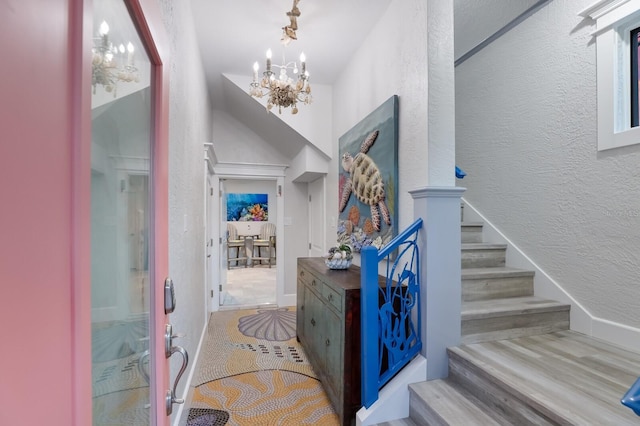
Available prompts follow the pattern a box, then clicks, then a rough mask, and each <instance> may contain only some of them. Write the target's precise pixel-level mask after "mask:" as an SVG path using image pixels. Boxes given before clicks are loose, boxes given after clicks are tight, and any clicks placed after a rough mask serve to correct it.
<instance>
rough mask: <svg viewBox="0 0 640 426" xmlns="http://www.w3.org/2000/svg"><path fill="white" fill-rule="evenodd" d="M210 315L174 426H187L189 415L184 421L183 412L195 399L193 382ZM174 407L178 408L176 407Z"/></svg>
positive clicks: (194, 358)
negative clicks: (193, 398)
mask: <svg viewBox="0 0 640 426" xmlns="http://www.w3.org/2000/svg"><path fill="white" fill-rule="evenodd" d="M209 315H211V314H208V315H207V318H206V321H205V322H204V327H203V328H202V333H201V334H200V341H199V342H198V348H197V349H196V353H195V354H194V355H193V358H192V361H191V362H192V364H191V371H190V372H189V376H188V377H187V382H186V383H185V387H184V393H183V395H182V398H183V399H184V404H179V405H177V407H178V410H177V411H176V414H175V417H174V421H173V426H183V425H186V424H187V417H188V414H187V415H185V416H184V419H182V417H183V412H184V410H185V408H186V407H187V406H191V399H192V397H193V391H194V388H193V387H192V386H191V383H192V381H193V375H194V374H195V372H196V368H197V366H198V358H199V356H200V351H201V349H202V344H203V343H204V339H205V337H206V336H207V326H208V325H209ZM174 407H176V406H175V405H174ZM187 413H188V411H187Z"/></svg>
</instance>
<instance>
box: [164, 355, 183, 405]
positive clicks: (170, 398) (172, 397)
mask: <svg viewBox="0 0 640 426" xmlns="http://www.w3.org/2000/svg"><path fill="white" fill-rule="evenodd" d="M176 352H178V353H179V354H180V355H182V367H180V371H178V375H177V376H176V380H175V382H174V383H173V389H172V390H168V391H167V393H166V395H165V405H166V409H167V416H169V415H171V413H172V412H173V404H184V399H182V398H176V390H177V389H178V382H180V378H181V377H182V374H183V373H184V372H185V370H186V369H187V365H188V364H189V354H188V353H187V351H186V349H185V348H183V347H182V346H172V347H171V353H170V355H169V358H170V357H171V356H172V355H173V354H174V353H176Z"/></svg>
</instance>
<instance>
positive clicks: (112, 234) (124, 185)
mask: <svg viewBox="0 0 640 426" xmlns="http://www.w3.org/2000/svg"><path fill="white" fill-rule="evenodd" d="M93 25H94V29H95V33H94V44H93V52H92V54H93V61H92V87H91V92H92V100H91V109H92V138H91V139H92V140H91V316H92V364H93V369H92V374H93V375H92V381H93V424H94V425H113V424H122V425H124V424H126V425H149V424H150V413H149V403H150V393H149V377H148V371H149V362H150V359H149V352H148V349H149V312H150V306H151V305H150V300H149V299H150V291H149V289H150V287H149V264H150V262H149V237H150V235H149V232H150V227H149V225H150V222H151V210H150V188H151V187H152V183H151V182H150V164H151V161H150V153H151V147H150V143H151V142H150V141H151V102H150V99H151V93H150V90H151V88H150V87H151V86H150V84H149V82H150V64H149V63H150V61H149V58H148V56H147V54H146V52H145V49H144V48H143V45H142V42H141V41H140V37H139V36H138V34H137V32H136V30H135V27H134V25H133V21H132V20H131V17H130V15H129V12H128V11H127V8H126V6H125V4H124V2H123V1H122V0H97V1H94V22H93Z"/></svg>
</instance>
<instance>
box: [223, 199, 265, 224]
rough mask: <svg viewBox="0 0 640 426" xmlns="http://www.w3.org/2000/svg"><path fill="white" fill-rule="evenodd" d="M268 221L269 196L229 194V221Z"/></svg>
mask: <svg viewBox="0 0 640 426" xmlns="http://www.w3.org/2000/svg"><path fill="white" fill-rule="evenodd" d="M268 220H269V196H268V194H227V221H229V222H231V221H243V222H248V221H261V222H264V221H268Z"/></svg>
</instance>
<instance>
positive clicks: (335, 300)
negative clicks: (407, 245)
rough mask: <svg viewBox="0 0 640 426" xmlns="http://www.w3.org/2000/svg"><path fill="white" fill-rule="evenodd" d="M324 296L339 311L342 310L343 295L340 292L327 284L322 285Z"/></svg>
mask: <svg viewBox="0 0 640 426" xmlns="http://www.w3.org/2000/svg"><path fill="white" fill-rule="evenodd" d="M322 297H323V298H324V299H325V300H326V301H327V302H329V304H331V306H333V307H334V308H336V309H337V310H338V312H342V295H341V294H340V293H338V292H337V291H335V290H334V289H332V288H331V287H329V286H327V285H325V286H323V287H322Z"/></svg>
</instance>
